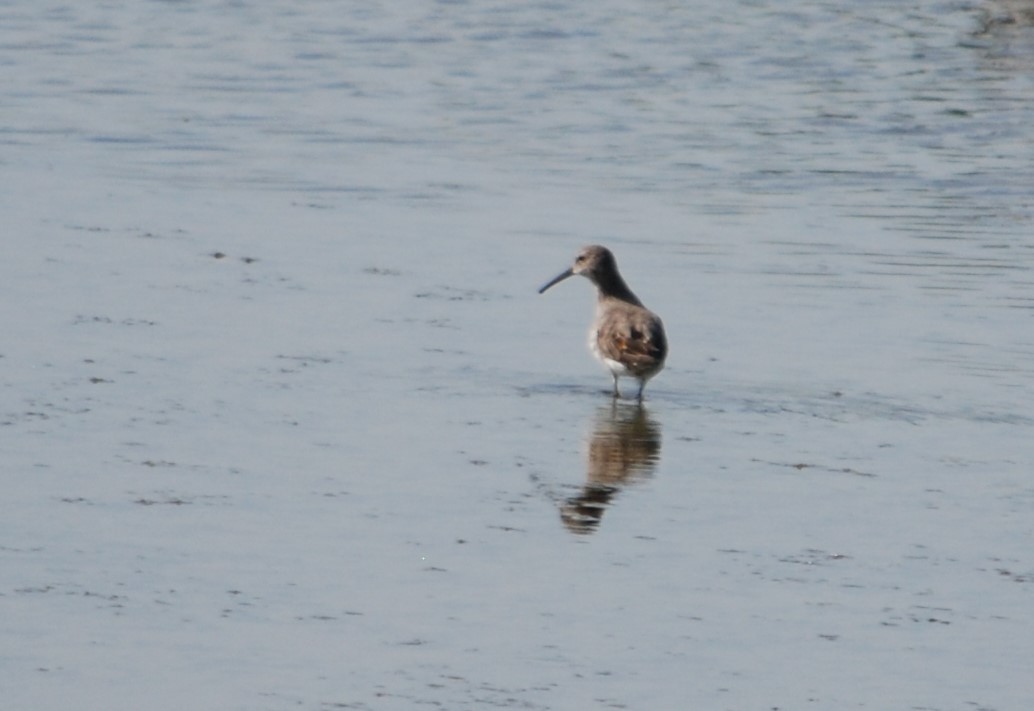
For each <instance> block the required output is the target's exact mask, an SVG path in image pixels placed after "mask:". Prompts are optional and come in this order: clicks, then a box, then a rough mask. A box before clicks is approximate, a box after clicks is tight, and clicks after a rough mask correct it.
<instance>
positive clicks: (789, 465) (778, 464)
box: [751, 459, 876, 478]
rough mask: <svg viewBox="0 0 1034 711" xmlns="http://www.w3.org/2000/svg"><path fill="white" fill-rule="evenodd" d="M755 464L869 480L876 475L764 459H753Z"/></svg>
mask: <svg viewBox="0 0 1034 711" xmlns="http://www.w3.org/2000/svg"><path fill="white" fill-rule="evenodd" d="M751 461H753V462H758V463H760V464H768V465H770V466H773V467H785V468H788V469H796V470H797V471H803V470H805V469H816V470H818V471H822V472H828V473H830V474H852V475H854V476H864V477H869V478H875V477H876V475H875V474H873V473H872V472H863V471H859V470H858V469H853V468H851V467H829V466H824V465H822V464H809V463H807V462H770V461H766V460H764V459H752V460H751Z"/></svg>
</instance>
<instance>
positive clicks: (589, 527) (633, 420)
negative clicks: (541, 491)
mask: <svg viewBox="0 0 1034 711" xmlns="http://www.w3.org/2000/svg"><path fill="white" fill-rule="evenodd" d="M660 456H661V428H660V426H659V425H658V424H657V423H656V422H654V421H653V420H652V419H651V418H650V416H649V414H648V413H647V411H646V408H645V407H643V405H642V404H640V403H635V404H631V403H623V402H619V401H617V400H614V401H613V402H612V403H611V404H609V405H606V406H604V407H601V408H600V409H599V410H598V411H597V412H596V418H595V423H594V427H593V433H592V438H591V439H590V440H589V452H588V458H587V462H586V469H587V472H586V481H585V485H584V486H583V487H582V490H581V492H580V493H579V494H578V495H577V496H572V497H570V498H568V499H566V500H565V501H564V503H563V504H562V505H561V507H560V517H561V519H563V522H564V525H565V526H566V527H567V529H568V530H569V531H571V532H572V533H579V534H588V533H592V532H594V531H595V530H596V528H597V527H598V526H599V524H600V520H601V519H602V518H603V513H604V511H605V510H606V508H607V506H608V505H609V504H610V501H611V499H612V498H613V497H614V495H615V494H616V493H617V492H618V491H619V490H620V489H621V488H622V487H623V486H626V485H628V484H632V483H635V482H638V481H643V480H644V479H648V478H649V477H650V476H652V475H653V470H654V468H655V467H656V465H657V462H658V460H659V459H660Z"/></svg>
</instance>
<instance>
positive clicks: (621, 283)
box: [596, 272, 643, 306]
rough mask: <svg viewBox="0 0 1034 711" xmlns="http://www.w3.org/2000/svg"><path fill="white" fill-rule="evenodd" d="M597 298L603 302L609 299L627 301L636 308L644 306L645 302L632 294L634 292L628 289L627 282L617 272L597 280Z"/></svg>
mask: <svg viewBox="0 0 1034 711" xmlns="http://www.w3.org/2000/svg"><path fill="white" fill-rule="evenodd" d="M596 298H597V300H598V301H601V302H602V301H606V300H607V299H617V300H618V301H625V302H628V303H630V304H635V305H636V306H642V305H643V302H641V301H640V300H639V297H637V296H636V295H635V294H633V293H632V290H631V289H629V288H628V284H626V283H625V280H624V279H622V278H621V275H620V274H618V273H617V272H614V273H612V274H606V275H603V276H602V277H601V278H600V279H599V280H597V282H596Z"/></svg>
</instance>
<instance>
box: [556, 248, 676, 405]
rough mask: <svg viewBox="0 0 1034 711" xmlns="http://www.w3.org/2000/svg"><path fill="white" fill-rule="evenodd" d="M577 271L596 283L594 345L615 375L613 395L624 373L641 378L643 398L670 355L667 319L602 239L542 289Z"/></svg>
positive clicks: (593, 326)
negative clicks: (650, 305)
mask: <svg viewBox="0 0 1034 711" xmlns="http://www.w3.org/2000/svg"><path fill="white" fill-rule="evenodd" d="M576 274H579V275H581V276H584V277H586V278H587V279H588V280H589V281H591V282H592V283H593V284H595V285H596V291H597V299H596V318H595V319H594V321H593V325H592V331H591V332H590V334H589V347H590V348H591V349H592V352H593V354H594V355H595V356H596V357H597V358H599V359H600V360H601V361H602V362H603V363H604V365H606V366H607V368H608V369H609V370H610V373H611V375H612V376H613V377H614V396H615V397H617V396H618V395H619V391H618V378H619V377H623V376H624V377H632V378H635V379H637V380H638V381H639V394H638V398H639V399H642V397H643V388H644V387H645V386H646V382H647V381H648V380H649V379H650V378H652V377H653V376H655V375H657V373H659V372H660V371H661V369H662V368H663V367H664V360H665V358H667V356H668V339H667V337H666V336H665V335H664V324H663V323H661V319H660V317H658V316H657V314H655V313H653V312H652V311H650V310H649V309H647V308H646V307H645V306H643V302H641V301H640V300H639V298H638V297H637V296H636V295H635V294H633V293H632V290H631V289H629V288H628V285H627V284H625V280H624V279H622V278H621V273H620V272H618V266H617V261H616V260H615V259H614V255H613V254H612V253H611V251H610V250H609V249H607V248H606V247H601V246H599V245H592V246H590V247H585V248H584V249H583V250H582V251H581V252H579V253H578V256H577V257H576V258H575V261H574V265H573V266H571V267H570V268H568V269H566V270H565V271H563V272H561V273H560V274H558V275H557V276H556V277H555V278H553V279H552V280H551V281H549V282H548V283H547V284H545V285H544V286H543V287H542V288H541V289H539V293H540V294H541V293H542V292H544V291H545V290H546V289H548V288H550V287H551V286H553V285H554V284H557V283H559V282H561V281H563V280H564V279H567V278H568V277H571V276H574V275H576Z"/></svg>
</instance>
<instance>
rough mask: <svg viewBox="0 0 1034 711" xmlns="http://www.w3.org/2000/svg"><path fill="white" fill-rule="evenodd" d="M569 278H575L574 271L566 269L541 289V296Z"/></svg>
mask: <svg viewBox="0 0 1034 711" xmlns="http://www.w3.org/2000/svg"><path fill="white" fill-rule="evenodd" d="M569 276H574V270H573V269H565V270H564V271H562V272H560V273H559V274H557V275H556V276H555V277H553V278H552V279H550V280H549V281H548V282H546V283H545V284H544V285H543V286H542V288H541V289H539V293H540V294H541V293H542V292H544V291H545V290H546V289H548V288H549V287H551V286H553V285H554V284H559V283H560V282H562V281H563V280H564V279H566V278H567V277H569Z"/></svg>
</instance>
